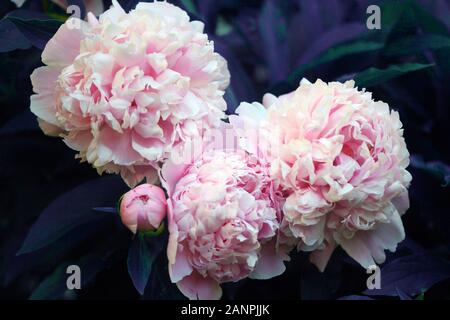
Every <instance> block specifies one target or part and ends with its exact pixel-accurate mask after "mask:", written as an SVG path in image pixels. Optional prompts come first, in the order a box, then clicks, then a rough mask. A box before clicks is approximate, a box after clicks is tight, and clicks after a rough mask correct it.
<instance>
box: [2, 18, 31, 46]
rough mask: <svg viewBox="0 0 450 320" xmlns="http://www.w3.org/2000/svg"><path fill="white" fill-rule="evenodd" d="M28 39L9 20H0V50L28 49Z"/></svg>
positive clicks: (29, 44)
mask: <svg viewBox="0 0 450 320" xmlns="http://www.w3.org/2000/svg"><path fill="white" fill-rule="evenodd" d="M30 47H31V43H30V41H28V39H27V38H26V37H25V36H24V35H23V34H22V33H21V32H20V31H19V30H18V29H17V28H16V26H15V25H14V23H12V22H11V21H9V20H1V21H0V52H9V51H13V50H16V49H28V48H30Z"/></svg>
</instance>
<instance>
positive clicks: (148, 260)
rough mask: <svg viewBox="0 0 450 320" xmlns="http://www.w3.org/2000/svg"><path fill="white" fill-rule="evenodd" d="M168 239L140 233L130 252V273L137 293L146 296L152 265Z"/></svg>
mask: <svg viewBox="0 0 450 320" xmlns="http://www.w3.org/2000/svg"><path fill="white" fill-rule="evenodd" d="M166 242H167V239H165V240H164V238H163V237H159V236H155V237H152V236H146V235H145V234H144V233H138V234H137V235H136V236H135V238H134V240H133V243H132V244H131V247H130V250H129V251H128V260H127V265H128V273H129V275H130V277H131V280H132V281H133V284H134V286H135V288H136V289H137V291H138V292H139V293H140V294H141V295H142V294H144V291H145V287H146V286H147V283H148V279H149V277H150V274H151V272H152V265H153V262H155V260H156V258H157V257H158V255H159V254H160V253H161V251H162V250H163V248H164V247H165V246H166Z"/></svg>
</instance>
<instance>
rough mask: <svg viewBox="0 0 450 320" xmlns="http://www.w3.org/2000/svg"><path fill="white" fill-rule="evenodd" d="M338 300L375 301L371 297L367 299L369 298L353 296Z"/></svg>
mask: <svg viewBox="0 0 450 320" xmlns="http://www.w3.org/2000/svg"><path fill="white" fill-rule="evenodd" d="M338 300H373V299H372V298H371V297H367V296H358V295H351V296H344V297H340V298H339V299H338Z"/></svg>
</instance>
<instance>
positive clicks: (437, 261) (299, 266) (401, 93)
mask: <svg viewBox="0 0 450 320" xmlns="http://www.w3.org/2000/svg"><path fill="white" fill-rule="evenodd" d="M14 2H15V3H14ZM14 2H13V1H9V0H2V1H1V4H0V16H1V18H2V19H1V20H0V188H1V190H0V298H1V299H140V298H144V299H179V298H183V297H182V295H181V294H180V293H178V291H177V289H176V288H174V286H173V285H172V284H170V281H169V278H168V274H167V267H166V265H167V261H166V260H165V259H166V258H165V256H164V254H161V255H159V256H158V257H155V259H157V263H156V264H155V265H154V267H153V271H152V274H151V276H150V281H149V283H148V285H147V288H146V290H145V293H144V295H143V296H142V297H141V296H140V295H139V294H138V292H137V291H136V290H135V288H134V287H133V284H132V282H131V280H130V278H129V275H128V271H127V254H128V251H129V248H130V245H132V242H133V240H132V238H131V235H130V233H129V232H128V231H127V230H125V229H124V227H122V226H121V224H120V221H119V219H118V217H117V215H115V214H112V213H107V212H99V211H95V210H93V209H92V208H95V207H104V206H110V207H114V206H115V201H116V200H117V199H118V198H119V196H120V195H121V194H122V193H123V192H124V191H125V190H126V186H125V185H124V184H123V183H122V182H121V181H120V179H119V178H117V177H113V176H103V177H99V176H98V175H97V173H96V172H95V170H94V169H92V168H91V167H90V166H89V165H87V164H86V163H82V164H80V163H79V162H78V161H77V160H76V159H74V155H75V152H74V151H73V150H71V149H69V148H68V147H66V145H64V143H63V142H62V141H61V140H60V139H55V138H51V137H46V136H44V134H43V133H42V132H41V131H40V129H39V127H38V125H37V121H36V118H35V116H34V115H32V114H31V112H30V111H29V97H30V95H31V94H32V90H31V83H30V74H31V72H32V71H33V70H34V69H35V68H36V67H38V66H40V65H41V64H42V63H41V59H40V55H41V52H42V49H43V48H44V46H45V44H46V42H47V41H48V40H49V39H50V38H51V37H52V35H53V34H54V33H55V31H56V30H57V28H58V27H59V26H60V25H61V24H62V23H63V22H64V20H65V19H67V17H68V15H67V14H66V11H65V9H64V7H65V6H67V5H70V4H76V5H78V6H80V8H81V9H82V14H85V12H86V11H87V10H92V11H94V12H96V13H97V14H98V13H99V12H102V10H103V8H108V7H109V6H110V5H111V1H101V0H85V1H82V0H78V1H70V0H62V1H61V0H60V1H54V2H53V1H50V0H26V1H17V0H16V1H14ZM118 2H119V3H120V4H121V5H122V7H123V8H124V9H125V10H130V9H132V8H134V6H135V5H136V3H137V2H138V1H132V0H128V1H127V0H125V1H120V0H119V1H118ZM169 2H173V3H174V4H176V5H178V6H180V7H182V8H183V9H184V10H186V11H187V12H188V14H189V15H190V16H191V18H192V19H194V20H201V21H203V22H204V24H205V31H206V32H207V33H208V35H209V37H210V39H212V40H213V41H214V44H215V48H216V50H217V51H218V52H219V53H220V54H222V55H223V56H224V57H225V58H226V59H227V60H228V64H229V69H230V72H231V76H232V78H231V85H230V87H229V89H228V90H227V92H226V96H225V97H226V100H227V103H228V113H229V114H230V113H233V112H234V110H235V108H236V107H237V105H238V104H239V102H241V101H249V102H250V101H261V99H262V96H263V94H264V93H266V92H271V93H274V94H282V93H287V92H289V91H291V90H293V89H295V88H296V87H297V85H298V83H299V81H300V79H301V78H303V77H305V78H307V79H309V80H310V81H315V80H316V79H317V78H320V79H322V80H324V81H333V80H339V81H344V80H347V79H355V81H356V83H357V85H358V86H359V87H360V88H363V87H364V88H367V90H369V91H372V92H373V95H374V98H375V99H377V100H383V101H385V102H387V103H389V105H390V106H391V108H393V109H395V110H398V111H399V113H400V117H401V120H402V122H403V124H404V134H405V138H406V142H407V145H408V149H409V151H410V153H411V165H410V167H409V171H410V172H411V173H412V175H413V182H412V185H411V187H410V201H411V207H410V209H409V210H408V212H407V213H406V215H405V216H404V224H405V229H406V234H407V238H406V240H405V241H403V242H402V243H401V244H400V245H399V247H398V250H397V252H396V253H394V254H391V253H389V254H388V258H387V261H386V262H385V263H384V264H383V265H382V267H381V276H382V278H381V281H382V289H381V290H376V291H372V292H369V291H366V279H367V276H368V275H367V274H366V271H365V270H364V269H362V268H361V267H360V266H359V265H357V264H356V263H355V262H353V261H352V260H351V259H350V258H348V257H347V256H346V255H345V254H344V253H343V252H342V251H340V250H337V251H336V252H335V253H334V254H333V256H332V259H331V262H330V264H329V266H328V267H327V269H326V271H325V272H324V273H319V272H318V271H317V270H316V269H315V268H314V267H313V266H312V265H311V264H310V263H308V261H307V255H306V254H295V255H293V259H292V261H291V262H290V263H288V266H287V271H286V272H285V273H284V274H283V275H282V276H280V277H277V278H274V279H271V280H268V281H264V283H263V282H260V281H256V280H243V281H240V282H238V283H235V284H227V285H225V286H224V299H260V298H261V299H305V300H307V299H405V300H409V299H418V300H422V299H425V300H430V299H449V298H450V280H449V279H450V251H449V245H450V186H449V184H450V145H449V141H450V90H449V89H450V87H449V86H450V29H449V27H450V1H448V0H427V1H426V0H416V1H413V0H411V1H396V0H390V1H375V0H371V1H366V0H278V1H277V0H179V1H169ZM373 4H375V5H378V6H379V8H380V12H381V28H380V29H369V28H368V26H367V19H368V18H369V17H370V16H371V14H372V12H370V13H367V8H368V7H369V5H373ZM18 5H21V7H20V8H18ZM38 218H39V219H38ZM25 239H27V240H26V241H25ZM24 241H25V244H24ZM19 250H20V254H17V253H18V252H19ZM70 264H78V265H80V267H81V269H82V289H81V290H73V291H68V290H66V289H67V288H66V278H67V274H66V267H67V266H68V265H70Z"/></svg>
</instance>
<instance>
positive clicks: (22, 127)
mask: <svg viewBox="0 0 450 320" xmlns="http://www.w3.org/2000/svg"><path fill="white" fill-rule="evenodd" d="M37 129H39V126H38V122H37V120H36V117H35V116H34V115H33V114H32V113H31V112H30V111H29V110H26V111H24V112H22V113H19V114H18V115H17V116H15V117H14V118H12V119H11V120H9V121H8V122H7V123H5V124H4V125H3V126H2V127H1V128H0V135H2V134H11V133H16V132H22V131H29V130H37Z"/></svg>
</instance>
